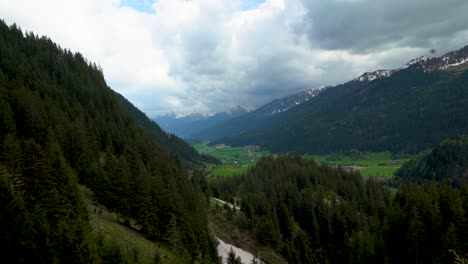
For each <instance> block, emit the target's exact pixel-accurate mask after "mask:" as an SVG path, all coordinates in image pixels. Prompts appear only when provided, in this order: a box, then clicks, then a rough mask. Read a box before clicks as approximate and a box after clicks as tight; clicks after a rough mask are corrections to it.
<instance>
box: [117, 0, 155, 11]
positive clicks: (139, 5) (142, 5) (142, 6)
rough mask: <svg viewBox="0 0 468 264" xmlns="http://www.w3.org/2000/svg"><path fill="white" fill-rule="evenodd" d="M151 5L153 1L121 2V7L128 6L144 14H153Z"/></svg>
mask: <svg viewBox="0 0 468 264" xmlns="http://www.w3.org/2000/svg"><path fill="white" fill-rule="evenodd" d="M153 3H154V1H153V0H122V2H121V4H122V6H128V7H130V8H133V9H135V10H137V11H140V12H144V13H154V10H153V9H152V8H151V6H152V5H153Z"/></svg>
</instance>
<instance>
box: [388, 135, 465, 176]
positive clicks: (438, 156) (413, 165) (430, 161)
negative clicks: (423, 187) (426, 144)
mask: <svg viewBox="0 0 468 264" xmlns="http://www.w3.org/2000/svg"><path fill="white" fill-rule="evenodd" d="M395 175H396V176H398V177H400V178H403V179H412V180H416V181H419V182H421V181H424V180H437V181H444V180H449V181H451V182H453V183H454V184H457V185H460V184H466V183H468V136H467V135H460V136H457V137H453V138H450V139H447V140H444V141H443V142H441V143H439V144H437V145H436V146H435V147H434V148H432V149H431V150H430V151H428V152H425V153H423V154H421V155H419V156H418V157H416V158H413V159H411V160H409V161H407V162H406V163H405V164H403V166H402V167H401V168H400V169H399V170H398V171H397V172H396V173H395Z"/></svg>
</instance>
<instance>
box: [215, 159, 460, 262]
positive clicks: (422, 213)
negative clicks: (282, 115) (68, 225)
mask: <svg viewBox="0 0 468 264" xmlns="http://www.w3.org/2000/svg"><path fill="white" fill-rule="evenodd" d="M212 187H213V193H214V194H215V196H218V197H220V198H222V199H226V200H228V201H234V200H237V201H240V212H238V213H235V214H234V216H231V218H234V220H233V222H235V223H238V224H239V225H240V228H241V229H246V230H249V231H251V232H252V233H253V234H255V237H256V239H257V240H258V241H259V242H260V243H262V244H264V245H269V246H270V247H272V248H274V249H276V250H278V251H280V252H281V254H282V255H283V257H284V258H285V259H286V260H287V261H288V262H289V263H453V262H454V254H452V253H450V252H449V250H454V251H455V252H459V253H460V252H461V253H465V252H467V245H468V228H467V223H468V221H467V219H468V189H467V186H466V185H465V186H464V187H462V188H461V189H458V188H454V187H452V186H450V185H447V184H439V183H430V182H427V183H424V184H423V185H413V184H408V185H405V186H403V187H402V188H401V189H400V190H399V191H397V193H396V194H395V195H393V196H392V195H390V193H389V192H388V191H387V190H385V189H384V188H382V187H381V185H380V184H378V183H377V182H374V181H372V180H368V181H364V180H363V179H362V178H361V177H360V175H359V173H358V172H355V171H345V170H343V169H340V168H332V167H329V166H327V165H318V164H317V163H315V162H314V161H312V160H308V159H304V158H301V157H299V156H279V157H277V158H274V157H265V158H263V159H262V160H260V161H259V162H258V163H257V165H256V166H255V167H253V168H252V169H250V170H249V171H248V172H247V173H246V174H244V175H238V176H233V177H230V178H220V179H218V180H217V181H215V182H213V186H212ZM392 197H393V198H392ZM228 210H230V209H228ZM228 213H229V212H228ZM229 214H231V215H232V212H231V213H229ZM260 257H261V256H260Z"/></svg>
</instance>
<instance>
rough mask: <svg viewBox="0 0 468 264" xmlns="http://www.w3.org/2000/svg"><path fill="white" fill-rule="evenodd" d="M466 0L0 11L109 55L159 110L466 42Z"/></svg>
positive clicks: (263, 95) (339, 75)
mask: <svg viewBox="0 0 468 264" xmlns="http://www.w3.org/2000/svg"><path fill="white" fill-rule="evenodd" d="M465 2H466V1H465V0H459V1H457V0H448V1H442V2H441V1H436V0H424V1H423V0H419V1H418V0H410V1H409V0H407V1H403V0H395V1H383V0H330V1H319V0H267V1H264V0H262V1H258V0H158V1H154V0H100V1H94V0H80V1H72V0H62V1H59V0H44V1H34V0H15V1H7V0H0V17H1V18H3V19H5V20H6V22H8V23H13V22H15V23H17V24H18V25H20V26H21V27H22V28H23V29H26V30H28V31H34V32H35V33H37V34H44V35H48V36H50V37H51V38H52V39H53V40H54V41H56V42H57V43H59V44H60V45H61V46H62V47H66V48H70V49H72V50H73V51H80V52H81V53H83V54H84V55H85V56H86V57H87V58H88V59H89V60H91V61H95V62H96V63H98V64H100V65H101V66H102V67H103V68H104V75H105V77H106V79H107V81H108V83H109V84H110V86H111V87H112V88H113V89H115V90H117V91H118V92H120V93H122V94H123V95H124V96H126V97H127V98H129V99H130V100H131V101H132V102H134V103H135V104H136V105H137V106H138V107H139V108H141V109H142V110H143V111H145V112H146V113H148V114H149V115H150V116H152V115H155V114H158V113H162V112H167V111H175V112H190V111H197V112H204V113H208V112H214V111H222V110H226V109H228V108H230V107H233V106H235V105H237V104H242V105H247V106H259V105H261V104H264V103H267V102H268V101H270V100H272V99H275V98H278V97H282V96H285V95H288V94H291V93H294V92H297V91H299V90H302V89H306V88H310V87H314V86H319V85H325V84H336V83H340V82H344V81H346V80H349V79H351V78H354V77H356V76H357V75H359V74H361V73H362V72H364V71H370V70H374V69H377V68H395V67H398V66H399V65H401V64H403V63H405V62H406V61H407V60H409V59H410V58H412V57H415V56H419V55H423V54H427V53H428V51H429V49H431V48H435V49H436V50H438V51H439V52H445V51H448V50H451V49H456V48H460V47H462V46H464V45H466V44H467V43H466V41H467V39H468V18H467V16H466V15H465V14H464V12H463V11H464V10H468V6H467V4H468V3H465ZM447 14H450V15H447Z"/></svg>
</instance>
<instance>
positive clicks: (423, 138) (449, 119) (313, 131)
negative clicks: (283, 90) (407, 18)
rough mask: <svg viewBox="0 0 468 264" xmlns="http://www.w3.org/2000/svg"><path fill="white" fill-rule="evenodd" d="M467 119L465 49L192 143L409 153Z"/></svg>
mask: <svg viewBox="0 0 468 264" xmlns="http://www.w3.org/2000/svg"><path fill="white" fill-rule="evenodd" d="M279 101H281V100H279ZM260 109H263V110H262V111H263V112H261V113H259V110H260ZM264 109H271V110H270V111H265V110H264ZM278 112H279V113H278ZM268 113H277V114H274V115H267V114H268ZM467 116H468V46H466V47H464V48H462V49H460V50H457V51H453V52H449V53H447V54H445V55H443V56H441V57H419V58H417V59H413V60H411V61H409V62H408V63H407V64H405V65H403V66H402V67H400V68H398V69H393V70H377V71H374V72H366V73H364V74H362V75H361V76H359V77H358V78H356V79H353V80H351V81H349V82H347V83H344V84H340V85H336V86H333V87H327V89H323V90H322V91H320V92H319V93H318V94H317V95H316V96H314V97H312V98H310V99H309V100H306V101H305V102H303V103H300V104H299V105H298V106H297V107H294V108H290V109H289V110H287V111H279V110H277V108H269V107H267V105H265V106H263V107H260V108H259V109H257V110H256V111H253V112H250V113H248V114H245V115H243V116H241V117H237V118H231V119H228V120H225V121H224V122H222V123H221V124H219V125H216V126H214V127H211V128H210V129H209V130H205V131H202V132H200V133H198V134H196V135H194V136H196V137H197V138H199V139H208V140H212V141H213V140H214V143H220V142H222V143H227V144H232V145H244V144H256V145H262V146H264V147H266V148H268V149H270V150H272V151H276V152H288V151H296V152H301V153H304V152H307V153H319V152H334V151H341V150H346V149H361V150H375V151H378V150H391V151H396V152H415V151H419V150H421V149H423V148H426V147H429V146H431V145H432V144H435V143H437V142H439V141H441V140H443V139H444V138H447V137H449V136H453V135H456V134H462V133H467V132H468V119H467V118H466V117H467Z"/></svg>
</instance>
